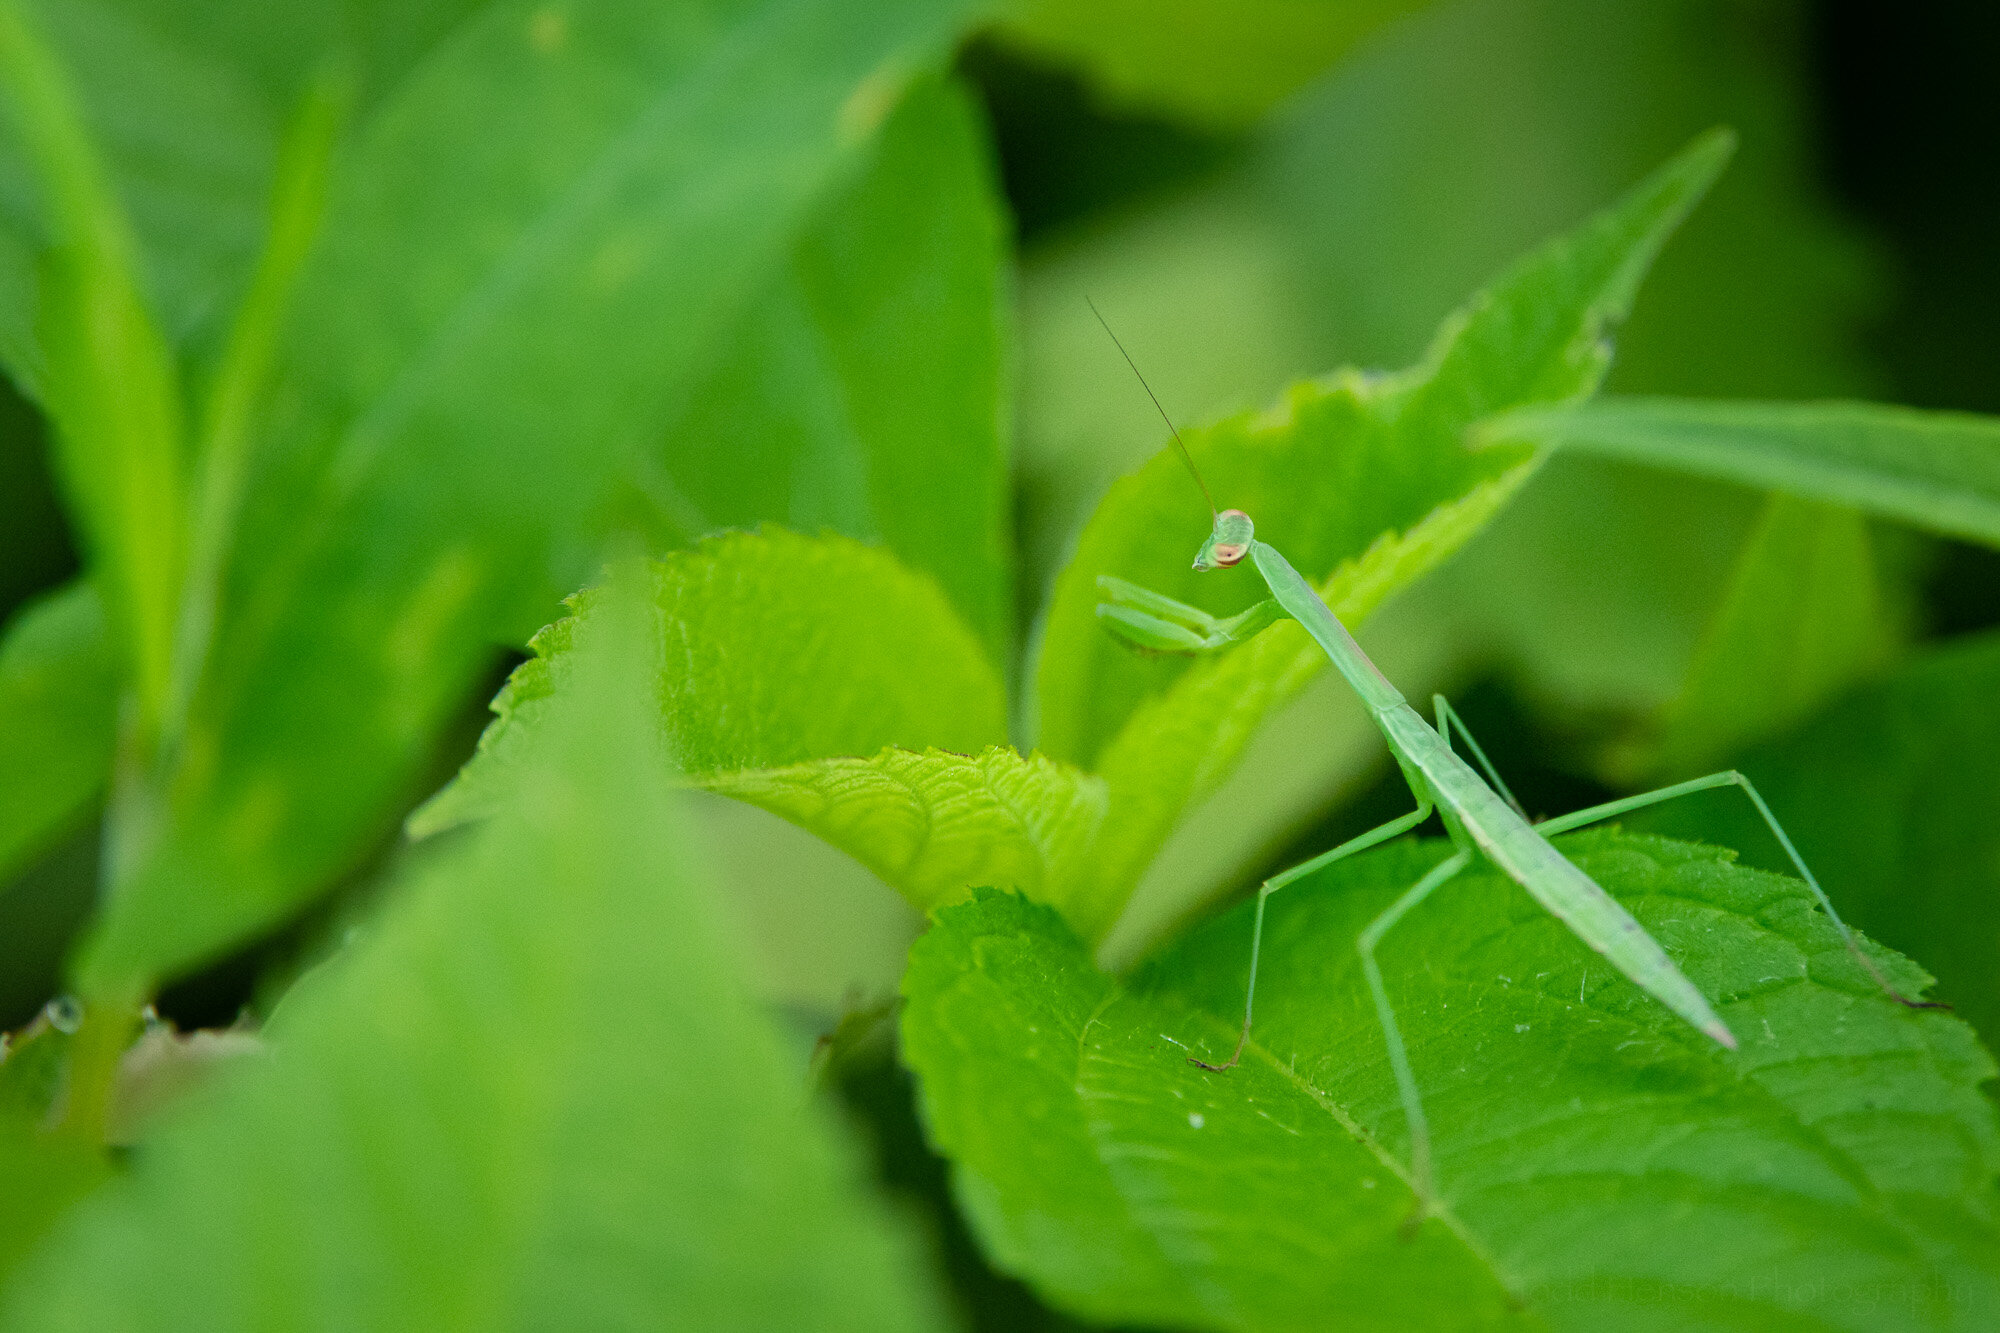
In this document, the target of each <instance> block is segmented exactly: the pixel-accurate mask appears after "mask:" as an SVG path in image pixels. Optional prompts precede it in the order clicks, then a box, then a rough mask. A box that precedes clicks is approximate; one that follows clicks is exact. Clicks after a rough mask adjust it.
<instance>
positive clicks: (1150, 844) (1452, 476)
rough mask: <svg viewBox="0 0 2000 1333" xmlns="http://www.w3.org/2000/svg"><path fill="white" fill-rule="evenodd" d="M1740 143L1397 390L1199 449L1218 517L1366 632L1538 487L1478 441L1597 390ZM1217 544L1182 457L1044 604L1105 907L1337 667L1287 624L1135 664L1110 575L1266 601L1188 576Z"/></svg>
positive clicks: (1457, 323) (1675, 179)
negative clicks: (1210, 655) (1105, 794)
mask: <svg viewBox="0 0 2000 1333" xmlns="http://www.w3.org/2000/svg"><path fill="white" fill-rule="evenodd" d="M1730 144H1731V141H1730V139H1729V138H1728V136H1727V135H1722V134H1716V135H1711V136H1708V137H1706V138H1704V139H1702V140H1700V141H1698V142H1697V143H1696V144H1695V145H1693V146H1692V147H1690V148H1689V149H1688V150H1687V151H1686V152H1684V153H1683V154H1682V155H1681V156H1680V157H1679V158H1677V159H1675V160H1674V161H1673V162H1671V163H1669V164H1668V165H1667V166H1665V167H1663V168H1661V169H1660V171H1658V172H1657V173H1655V174H1654V175H1653V176H1652V177H1650V178H1649V179H1648V180H1646V181H1645V182H1643V183H1642V184H1641V185H1639V186H1638V187H1637V188H1636V189H1634V190H1633V192H1632V193H1631V194H1630V195H1628V196H1627V198H1626V199H1625V200H1624V201H1623V202H1621V203H1620V204H1618V205H1617V206H1615V207H1614V208H1612V209H1610V210H1608V211H1606V212H1605V213H1603V214H1600V215H1599V216H1598V217H1596V218H1594V219H1592V220H1591V221H1590V222H1588V223H1587V224H1585V225H1584V226H1583V227H1582V228H1581V229H1579V230H1578V231H1577V232H1575V233H1574V234H1572V235H1571V236H1569V237H1566V238H1562V239H1560V240H1557V241H1554V242H1552V243H1550V244H1549V245H1547V246H1544V247H1543V248H1542V249H1541V250H1539V251H1537V252H1535V253H1534V254H1532V255H1530V256H1528V257H1527V258H1526V259H1524V260H1522V261H1520V262H1519V263H1517V264H1516V265H1515V266H1514V267H1513V268H1512V269H1510V270H1509V271H1508V272H1507V273H1506V274H1504V275H1502V277H1501V278H1500V279H1499V280H1498V281H1497V282H1496V283H1495V285H1494V286H1493V287H1492V288H1490V289H1489V290H1487V291H1486V292H1483V293H1481V294H1480V295H1478V296H1476V297H1475V298H1473V300H1472V301H1471V302H1470V303H1469V304H1468V305H1467V306H1466V307H1465V309H1464V310H1462V311H1461V312H1460V313H1458V314H1457V315H1454V316H1453V317H1452V318H1451V319H1449V320H1447V321H1446V323H1445V326H1444V328H1443V329H1442V330H1441V331H1440V333H1439V335H1438V339H1437V342H1436V344H1435V345H1434V347H1433V349H1432V351H1431V354H1430V356H1429V357H1428V358H1427V359H1426V361H1425V362H1424V363H1423V364H1422V365H1420V366H1418V367H1416V368H1414V369H1412V370H1410V371H1407V372H1404V373H1403V374H1401V375H1397V376H1392V377H1368V376H1363V375H1361V374H1359V373H1356V372H1342V373H1340V374H1337V375H1334V376H1330V377H1328V378H1326V379H1323V380H1319V381H1313V382H1308V383H1306V384H1302V385H1299V386H1297V387H1295V388H1294V389H1293V390H1292V392H1291V393H1290V394H1289V395H1287V397H1286V399H1285V401H1284V402H1283V403H1282V404H1281V406H1280V407H1279V408H1278V409H1277V410H1275V411H1273V412H1270V413H1266V414H1261V415H1248V416H1243V417H1237V418H1233V419H1231V420H1228V421H1224V422H1221V423H1219V424H1217V425H1215V426H1212V427H1209V428H1207V429H1205V430H1201V431H1193V432H1189V445H1188V447H1189V449H1190V450H1191V451H1192V453H1193V455H1194V457H1195V459H1196V461H1197V463H1198V464H1199V465H1200V467H1201V470H1202V472H1203V474H1204V475H1205V476H1206V477H1207V478H1208V482H1209V485H1210V488H1211V489H1212V490H1213V491H1214V492H1215V493H1216V495H1217V497H1218V502H1219V503H1221V504H1223V505H1227V506H1231V507H1234V508H1240V509H1244V510H1246V511H1248V512H1249V513H1250V514H1251V515H1252V517H1253V518H1255V519H1256V520H1257V523H1258V535H1259V536H1260V538H1262V539H1263V540H1265V541H1268V542H1270V543H1272V544H1273V545H1275V546H1277V547H1278V548H1279V549H1280V550H1282V551H1284V552H1285V553H1286V556H1287V558H1288V559H1290V560H1291V561H1292V563H1293V564H1294V565H1296V566H1297V567H1298V568H1299V569H1300V570H1301V571H1302V572H1304V573H1306V574H1307V576H1308V577H1310V578H1313V579H1316V580H1318V581H1319V582H1320V587H1321V591H1322V593H1323V595H1325V596H1326V597H1327V599H1328V602H1329V604H1330V605H1331V606H1333V608H1334V610H1335V612H1336V613H1337V614H1339V615H1341V616H1342V617H1343V618H1344V619H1345V620H1347V622H1348V623H1349V624H1350V625H1353V624H1356V623H1358V622H1359V621H1360V620H1362V619H1364V618H1365V617H1366V616H1367V614H1368V613H1369V612H1371V611H1373V610H1374V609H1375V607H1376V606H1378V605H1379V604H1380V603H1381V602H1382V600H1383V599H1384V598H1386V597H1387V596H1388V595H1389V594H1390V593H1392V592H1393V591H1395V590H1396V589H1397V588H1399V587H1401V586H1403V585H1405V584H1407V583H1408V582H1410V581H1411V580H1413V579H1415V578H1416V577H1418V576H1419V575H1421V574H1422V573H1424V572H1426V571H1427V570H1429V569H1431V568H1433V567H1435V566H1436V565H1437V564H1438V563H1439V562H1440V561H1442V560H1443V559H1444V558H1445V557H1446V556H1448V555H1449V554H1451V553H1452V552H1453V551H1454V550H1456V549H1457V548H1458V547H1459V546H1460V545H1462V544H1463V543H1464V542H1465V541H1466V539H1467V538H1469V537H1470V536H1471V535H1472V534H1473V533H1474V532H1476V531H1477V530H1478V529H1479V527H1480V526H1481V525H1482V524H1483V523H1484V522H1485V521H1486V520H1487V519H1488V518H1490V517H1491V516H1492V514H1493V513H1494V512H1495V511H1497V510H1498V509H1499V508H1500V507H1501V506H1502V505H1503V504H1504V503H1505V501H1506V500H1507V499H1508V498H1509V496H1510V495H1511V494H1512V493H1513V491H1514V489H1515V488H1516V487H1518V486H1519V485H1520V483H1521V482H1522V481H1523V480H1524V479H1525V478H1526V476H1527V475H1528V471H1529V469H1530V468H1531V467H1532V459H1524V458H1523V456H1522V455H1520V454H1516V455H1513V456H1511V457H1507V458H1497V457H1491V456H1486V455H1480V454H1474V453H1472V452H1470V451H1468V450H1467V449H1466V448H1465V447H1464V441H1463V436H1464V433H1465V431H1466V430H1467V428H1468V427H1470V426H1471V425H1472V424H1473V423H1474V422H1475V421H1477V420H1479V419H1480V418H1481V417H1484V416H1486V415H1489V414H1491V413H1493V412H1496V411H1500V410H1503V409H1506V408H1508V407H1511V406H1515V405H1518V404H1521V403H1526V402H1537V401H1563V400H1567V399H1574V398H1577V397H1581V396H1584V395H1587V394H1589V393H1590V392H1591V391H1592V390H1594V389H1595V388H1596V386H1597V384H1598V382H1599V380H1600V379H1601V378H1602V376H1603V373H1604V369H1605V367H1606V365H1607V364H1608V362H1609V357H1610V351H1609V347H1608V343H1607V341H1606V338H1607V336H1608V333H1609V331H1610V328H1611V327H1612V326H1613V325H1615V324H1616V322H1617V321H1618V320H1619V319H1621V318H1622V317H1623V315H1624V314H1625V313H1626V311H1627V310H1628V309H1629V308H1630V305H1631V301H1632V297H1633V294H1634V292H1635V291H1636V289H1637V286H1638V283H1639V280H1640V278H1641V277H1642V276H1643V274H1644V272H1645V269H1646V266H1647V265H1648V264H1649V263H1650V262H1651V260H1652V257H1653V255H1654V254H1655V253H1657V251H1658V250H1659V248H1660V246H1661V245H1662V244H1664V242H1665V240H1666V238H1667V236H1668V235H1669V234H1671V232H1672V231H1673V229H1674V227H1675V226H1676V225H1677V224H1678V223H1679V221H1680V220H1681V218H1682V217H1683V216H1685V215H1686V213H1687V211H1688V210H1689V209H1690V208H1692V207H1693V206H1694V203H1695V202H1696V200H1698V199H1699V198H1700V196H1701V194H1702V192H1703V191H1704V190H1705V189H1706V188H1707V186H1708V184H1709V183H1710V182H1711V181H1712V180H1713V179H1714V177H1715V174H1716V173H1717V172H1718V171H1720V170H1721V167H1722V165H1723V162H1724V161H1725V160H1726V159H1727V157H1728V154H1729V152H1730ZM1204 535H1205V532H1204V530H1203V527H1202V524H1201V518H1200V508H1199V499H1198V497H1197V496H1196V495H1195V493H1194V491H1193V489H1192V488H1191V487H1190V486H1189V484H1188V482H1187V481H1186V479H1185V477H1183V476H1182V475H1180V462H1179V460H1178V459H1175V458H1172V457H1169V456H1165V455H1162V456H1160V457H1157V458H1155V459H1154V460H1153V462H1152V463H1150V464H1148V465H1147V467H1146V468H1144V469H1143V470H1141V471H1140V472H1139V473H1137V474H1136V475H1134V476H1131V477H1128V478H1127V479H1125V480H1124V481H1122V482H1120V483H1119V484H1118V485H1117V486H1116V487H1114V488H1113V490H1112V493H1111V495H1110V496H1109V497H1107V499H1106V500H1105V503H1104V504H1103V505H1102V506H1101V507H1100V508H1099V510H1098V512H1097V514H1096V516H1095V517H1094V518H1093V519H1092V521H1091V524H1090V526H1089V527H1088V528H1086V529H1085V531H1084V534H1083V537H1082V539H1081V541H1080V542H1079V544H1078V548H1077V554H1076V557H1075V558H1074V559H1073V560H1072V561H1071V563H1070V565H1069V567H1068V568H1067V569H1066V570H1065V571H1064V573H1063V575H1062V577H1061V578H1060V579H1059V580H1058V581H1057V584H1056V589H1055V593H1054V596H1053V599H1052V602H1051V608H1050V613H1049V622H1048V629H1047V634H1046V637H1045V640H1044V644H1043V651H1042V657H1041V664H1040V668H1039V673H1038V676H1037V683H1038V686H1039V690H1040V693H1039V702H1040V709H1041V712H1040V724H1041V732H1040V744H1041V746H1042V748H1043V749H1045V750H1047V751H1048V752H1049V753H1050V754H1052V755H1054V756H1056V757H1058V758H1061V759H1066V760H1068V761H1070V762H1072V763H1077V764H1079V765H1082V766H1085V767H1095V768H1096V769H1097V770H1098V771H1100V772H1101V773H1103V774H1104V776H1105V778H1106V780H1107V781H1108V782H1109V784H1110V791H1111V802H1112V810H1113V816H1112V827H1113V829H1114V830H1115V831H1116V832H1115V837H1116V839H1117V843H1116V845H1115V846H1113V847H1110V848H1108V849H1107V851H1106V853H1105V856H1104V868H1103V871H1102V873H1103V874H1104V876H1105V878H1106V879H1107V880H1108V881H1109V882H1110V883H1111V884H1113V885H1114V886H1117V888H1116V889H1115V890H1114V891H1113V892H1110V893H1107V894H1106V895H1105V897H1106V898H1107V900H1109V901H1111V902H1113V903H1114V904H1122V900H1123V894H1124V893H1126V892H1129V889H1130V886H1131V884H1132V883H1134V882H1135V881H1136V880H1137V877H1138V875H1139V873H1140V872H1141V871H1142V870H1143V869H1144V867H1145V865H1146V863H1147V861H1149V860H1150V859H1151V858H1152V856H1153V854H1154V853H1155V852H1156V851H1157V850H1158V847H1159V845H1160V843H1161V841H1162V840H1163V839H1164V838H1165V836H1166V834H1167V832H1168V831H1169V830H1170V829H1171V828H1172V826H1173V823H1174V822H1175V820H1177V819H1178V818H1179V816H1180V813H1181V811H1182V810H1183V809H1185V807H1186V806H1187V804H1188V802H1189V801H1190V800H1191V799H1192V798H1193V797H1194V796H1195V795H1197V794H1199V793H1200V792H1202V791H1204V790H1206V789H1208V788H1210V787H1212V786H1213V785H1214V784H1215V783H1216V782H1217V781H1219V780H1220V778H1221V777H1222V776H1223V775H1224V774H1226V773H1227V772H1228V771H1229V769H1230V767H1231V766H1232V765H1233V764H1234V763H1235V761H1236V759H1237V758H1239V757H1240V755H1241V753H1242V750H1243V747H1244V745H1245V744H1246V743H1247V741H1248V739H1249V736H1250V734H1251V731H1252V729H1253V728H1254V727H1255V725H1256V724H1257V722H1258V721H1259V720H1261V718H1262V717H1263V716H1264V715H1265V714H1266V713H1267V712H1268V711H1269V709H1270V708H1272V707H1273V706H1275V705H1276V704H1278V703H1280V702H1282V701H1283V700H1285V699H1286V698H1289V697H1290V696H1291V695H1293V694H1295V693H1296V692H1297V691H1298V690H1299V689H1300V688H1301V687H1303V685H1304V684H1305V682H1306V681H1308V680H1309V679H1311V678H1312V676H1313V675H1314V674H1315V673H1317V672H1318V671H1319V670H1321V669H1323V668H1324V665H1325V662H1324V657H1323V655H1322V654H1321V653H1320V652H1319V650H1318V649H1317V648H1315V647H1313V646H1311V644H1310V641H1309V640H1308V639H1307V638H1306V636H1305V635H1304V634H1303V633H1300V632H1297V631H1296V630H1295V629H1293V628H1292V627H1289V626H1279V627H1276V628H1274V629H1273V630H1271V631H1270V632H1268V633H1267V634H1266V635H1264V636H1263V637H1262V638H1261V639H1259V640H1257V641H1256V642H1255V643H1253V644H1251V645H1249V646H1248V647H1246V648H1244V649H1240V650H1238V651H1236V652H1232V653H1230V654H1228V655H1226V656H1224V657H1222V658H1220V659H1218V660H1208V661H1202V662H1199V663H1197V664H1195V665H1193V666H1189V665H1187V664H1186V663H1185V662H1182V661H1176V660H1173V659H1162V658H1151V659H1142V658H1139V657H1136V656H1135V655H1133V654H1132V653H1130V652H1129V651H1126V650H1125V649H1123V648H1122V647H1121V646H1120V645H1119V644H1117V643H1116V642H1114V641H1113V640H1112V639H1111V638H1110V636H1108V635H1106V634H1104V633H1103V632H1102V630H1101V629H1100V628H1099V626H1098V623H1097V616H1096V603H1097V600H1098V593H1097V585H1096V580H1097V578H1098V577H1099V576H1100V575H1103V574H1114V575H1117V576H1120V577H1123V578H1126V579H1129V580H1131V581H1133V582H1136V583H1140V584H1143V585H1145V586H1148V587H1153V588H1156V589H1158V590H1159V591H1162V592H1164V593H1166V594H1167V595H1169V596H1172V597H1175V598H1178V599H1180V600H1183V601H1188V602H1193V603H1195V604H1197V605H1203V606H1206V607H1207V608H1208V609H1210V610H1213V611H1217V612H1219V613H1221V612H1228V611H1233V610H1237V609H1240V608H1241V607H1242V606H1244V605H1248V604H1249V603H1250V602H1251V601H1253V600H1256V598H1258V597H1260V596H1262V595H1263V594H1262V589H1261V588H1260V587H1253V586H1252V585H1253V580H1252V579H1250V578H1249V577H1247V576H1238V577H1237V578H1236V579H1234V580H1233V581H1230V580H1227V579H1217V578H1215V577H1213V576H1208V577H1203V576H1198V575H1196V574H1194V573H1192V572H1191V571H1189V569H1188V563H1189V560H1190V558H1191V557H1192V555H1193V552H1194V550H1195V547H1196V546H1198V545H1199V544H1200V541H1201V538H1202V537H1203V536H1204ZM1102 925H1103V926H1108V925H1109V919H1108V918H1107V919H1106V920H1105V921H1104V922H1103V923H1102Z"/></svg>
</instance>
